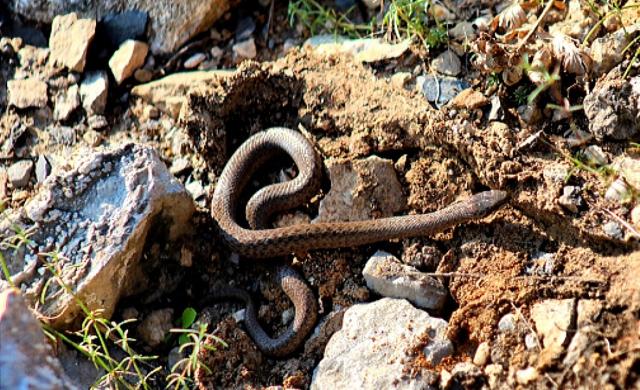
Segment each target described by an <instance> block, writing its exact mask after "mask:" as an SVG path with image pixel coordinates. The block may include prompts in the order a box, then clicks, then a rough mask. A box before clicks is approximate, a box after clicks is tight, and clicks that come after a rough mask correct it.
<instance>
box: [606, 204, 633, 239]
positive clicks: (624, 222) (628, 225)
mask: <svg viewBox="0 0 640 390" xmlns="http://www.w3.org/2000/svg"><path fill="white" fill-rule="evenodd" d="M601 210H602V211H604V212H606V213H607V214H609V216H610V217H611V218H613V219H615V220H616V221H618V222H619V223H620V224H622V226H624V227H626V228H627V229H629V231H630V232H631V234H633V235H634V236H636V238H640V232H638V231H637V230H636V229H635V228H634V227H633V226H631V224H630V223H629V222H627V221H625V220H624V219H622V218H620V217H618V216H617V215H615V214H614V213H613V212H612V211H611V210H609V209H601Z"/></svg>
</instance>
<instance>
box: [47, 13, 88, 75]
mask: <svg viewBox="0 0 640 390" xmlns="http://www.w3.org/2000/svg"><path fill="white" fill-rule="evenodd" d="M95 33H96V21H95V20H93V19H78V14H76V13H75V12H72V13H70V14H68V15H60V16H56V17H55V18H53V22H52V24H51V35H50V36H49V48H50V49H51V57H50V59H51V60H52V61H54V62H55V63H58V64H60V65H63V66H64V67H66V68H67V69H69V70H72V71H75V72H80V73H82V72H83V71H84V66H85V63H86V61H87V52H88V51H89V44H90V43H91V41H92V40H93V37H94V35H95Z"/></svg>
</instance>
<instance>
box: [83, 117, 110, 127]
mask: <svg viewBox="0 0 640 390" xmlns="http://www.w3.org/2000/svg"><path fill="white" fill-rule="evenodd" d="M87 124H88V125H89V127H90V128H92V129H94V130H99V129H103V128H105V127H107V126H108V125H109V123H108V122H107V118H105V117H104V115H91V116H90V117H89V119H88V120H87Z"/></svg>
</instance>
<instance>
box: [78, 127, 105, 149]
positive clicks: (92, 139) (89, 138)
mask: <svg viewBox="0 0 640 390" xmlns="http://www.w3.org/2000/svg"><path fill="white" fill-rule="evenodd" d="M82 139H83V140H84V142H86V143H87V144H89V146H92V147H96V146H98V145H100V143H102V136H101V135H100V133H98V132H97V131H95V130H93V129H88V130H87V131H85V132H84V134H82Z"/></svg>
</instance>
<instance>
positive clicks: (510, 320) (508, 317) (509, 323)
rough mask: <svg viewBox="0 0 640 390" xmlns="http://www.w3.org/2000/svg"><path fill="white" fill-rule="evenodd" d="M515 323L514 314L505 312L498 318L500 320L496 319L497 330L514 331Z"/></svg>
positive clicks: (516, 321)
mask: <svg viewBox="0 0 640 390" xmlns="http://www.w3.org/2000/svg"><path fill="white" fill-rule="evenodd" d="M517 323H518V320H517V318H516V315H515V314H513V313H509V314H505V315H504V316H502V318H500V321H498V330H499V331H500V332H503V333H506V332H514V331H515V330H516V325H517Z"/></svg>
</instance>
